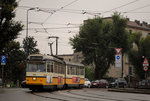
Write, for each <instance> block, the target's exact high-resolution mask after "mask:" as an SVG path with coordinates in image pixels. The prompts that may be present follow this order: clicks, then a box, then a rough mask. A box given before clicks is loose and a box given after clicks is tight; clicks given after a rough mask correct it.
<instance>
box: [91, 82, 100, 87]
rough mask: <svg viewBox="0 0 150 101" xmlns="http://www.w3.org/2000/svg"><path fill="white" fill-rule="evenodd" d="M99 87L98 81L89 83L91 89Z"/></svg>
mask: <svg viewBox="0 0 150 101" xmlns="http://www.w3.org/2000/svg"><path fill="white" fill-rule="evenodd" d="M98 86H99V80H94V81H92V82H91V87H92V88H93V87H98Z"/></svg>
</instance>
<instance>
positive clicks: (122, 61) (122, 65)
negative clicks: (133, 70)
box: [121, 52, 123, 78]
mask: <svg viewBox="0 0 150 101" xmlns="http://www.w3.org/2000/svg"><path fill="white" fill-rule="evenodd" d="M121 77H122V78H123V52H122V73H121Z"/></svg>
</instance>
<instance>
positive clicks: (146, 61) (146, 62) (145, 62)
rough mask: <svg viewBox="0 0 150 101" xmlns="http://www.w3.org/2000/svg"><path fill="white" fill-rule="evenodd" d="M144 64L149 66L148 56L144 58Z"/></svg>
mask: <svg viewBox="0 0 150 101" xmlns="http://www.w3.org/2000/svg"><path fill="white" fill-rule="evenodd" d="M143 66H149V62H148V60H147V58H145V59H144V62H143Z"/></svg>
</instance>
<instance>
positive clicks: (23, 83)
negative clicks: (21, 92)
mask: <svg viewBox="0 0 150 101" xmlns="http://www.w3.org/2000/svg"><path fill="white" fill-rule="evenodd" d="M21 87H22V88H26V87H27V86H26V80H24V81H22V82H21Z"/></svg>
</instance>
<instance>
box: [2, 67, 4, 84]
mask: <svg viewBox="0 0 150 101" xmlns="http://www.w3.org/2000/svg"><path fill="white" fill-rule="evenodd" d="M2 86H3V87H4V65H2Z"/></svg>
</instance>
